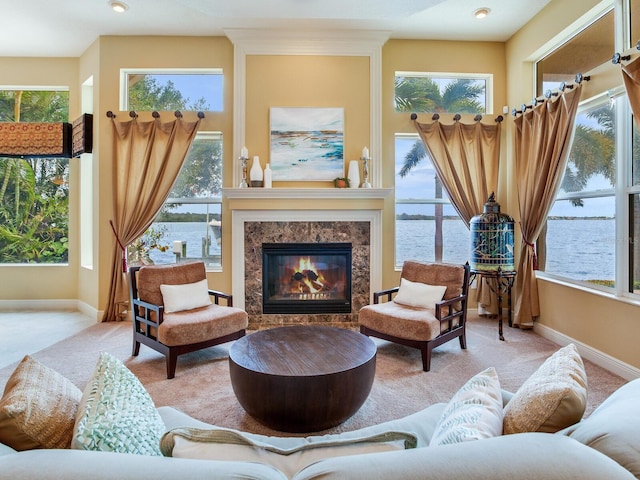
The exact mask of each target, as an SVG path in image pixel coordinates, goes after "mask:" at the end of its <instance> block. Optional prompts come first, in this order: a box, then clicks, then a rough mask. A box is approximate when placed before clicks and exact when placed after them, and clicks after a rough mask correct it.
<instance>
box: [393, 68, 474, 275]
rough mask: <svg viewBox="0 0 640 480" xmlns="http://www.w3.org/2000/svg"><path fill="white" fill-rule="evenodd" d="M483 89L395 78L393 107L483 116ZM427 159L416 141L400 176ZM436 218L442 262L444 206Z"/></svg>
mask: <svg viewBox="0 0 640 480" xmlns="http://www.w3.org/2000/svg"><path fill="white" fill-rule="evenodd" d="M484 91H485V87H484V86H483V85H480V84H478V83H476V82H475V81H473V80H469V79H464V78H460V79H456V80H454V81H452V82H450V83H448V84H447V85H446V86H445V87H444V90H442V91H441V90H440V87H439V86H438V84H437V83H436V82H435V81H433V80H432V79H431V78H429V77H408V78H407V77H397V78H396V80H395V104H396V111H399V112H416V111H421V112H425V111H426V112H434V113H454V112H455V113H483V112H484V106H483V104H482V103H481V102H480V101H478V97H480V96H481V95H484ZM425 158H427V151H426V149H425V148H424V144H423V143H422V142H421V141H417V142H416V143H415V144H414V145H413V146H412V147H411V149H410V150H409V151H408V152H407V154H406V155H405V158H404V164H403V165H402V168H401V169H400V172H399V175H400V176H401V177H405V176H407V175H408V174H409V173H410V172H411V170H413V168H415V167H416V166H417V165H418V164H419V163H420V162H421V161H423V160H424V159H425ZM435 197H436V198H442V183H441V182H440V180H439V179H438V176H437V175H436V178H435ZM434 208H435V211H434V217H435V227H436V228H435V260H436V262H441V261H442V220H443V212H442V209H443V206H442V204H441V203H437V204H435V206H434Z"/></svg>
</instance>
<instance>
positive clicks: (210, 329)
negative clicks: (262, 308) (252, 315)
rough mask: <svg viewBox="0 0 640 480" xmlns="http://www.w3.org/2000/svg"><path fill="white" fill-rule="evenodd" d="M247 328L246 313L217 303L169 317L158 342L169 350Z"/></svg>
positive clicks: (165, 318) (165, 319)
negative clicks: (169, 347)
mask: <svg viewBox="0 0 640 480" xmlns="http://www.w3.org/2000/svg"><path fill="white" fill-rule="evenodd" d="M247 324H248V322H247V314H246V312H245V311H244V310H242V309H240V308H236V307H227V306H225V305H216V304H215V303H213V304H211V305H208V306H206V307H201V308H196V309H193V310H183V311H180V312H174V313H167V314H165V315H164V321H163V322H162V323H161V324H160V326H159V327H158V340H160V342H162V343H163V344H165V345H168V346H175V345H190V344H192V343H198V342H202V341H205V340H209V339H211V338H220V337H223V336H225V335H229V334H230V333H234V332H237V331H239V330H243V329H245V328H247Z"/></svg>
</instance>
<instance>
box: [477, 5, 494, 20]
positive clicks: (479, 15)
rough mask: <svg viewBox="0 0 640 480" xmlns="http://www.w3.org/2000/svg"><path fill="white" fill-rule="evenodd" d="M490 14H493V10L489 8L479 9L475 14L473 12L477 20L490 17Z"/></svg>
mask: <svg viewBox="0 0 640 480" xmlns="http://www.w3.org/2000/svg"><path fill="white" fill-rule="evenodd" d="M489 12H491V10H490V9H489V8H484V7H483V8H479V9H477V10H476V11H475V12H473V16H474V17H476V18H485V17H486V16H487V15H489Z"/></svg>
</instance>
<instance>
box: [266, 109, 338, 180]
mask: <svg viewBox="0 0 640 480" xmlns="http://www.w3.org/2000/svg"><path fill="white" fill-rule="evenodd" d="M270 131H271V137H270V142H271V156H270V164H271V170H272V171H273V174H272V175H273V180H278V181H302V182H305V181H306V182H310V181H322V180H327V181H332V180H333V179H335V178H337V177H344V109H343V108H310V107H309V108H308V107H272V108H271V111H270Z"/></svg>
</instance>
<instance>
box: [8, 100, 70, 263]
mask: <svg viewBox="0 0 640 480" xmlns="http://www.w3.org/2000/svg"><path fill="white" fill-rule="evenodd" d="M68 118H69V94H68V92H67V91H61V90H60V89H50V90H18V89H5V90H0V121H3V122H18V121H23V122H67V121H68ZM68 181H69V159H67V158H3V157H0V263H13V264H15V263H22V264H24V263H56V264H59V263H67V262H68V259H69V246H68V236H69V231H68V224H69V185H68Z"/></svg>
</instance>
